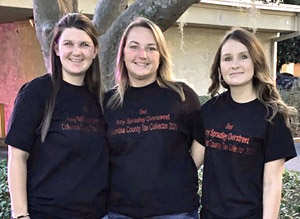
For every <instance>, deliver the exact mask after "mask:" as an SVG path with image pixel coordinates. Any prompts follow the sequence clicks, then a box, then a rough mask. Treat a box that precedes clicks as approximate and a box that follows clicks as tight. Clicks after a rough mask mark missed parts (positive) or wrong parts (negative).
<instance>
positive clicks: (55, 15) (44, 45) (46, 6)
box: [33, 0, 78, 72]
mask: <svg viewBox="0 0 300 219" xmlns="http://www.w3.org/2000/svg"><path fill="white" fill-rule="evenodd" d="M75 11H78V2H77V0H71V1H68V0H57V1H55V0H51V1H49V0H33V15H34V23H35V30H36V35H37V38H38V40H39V42H40V45H41V50H42V54H43V57H44V61H45V67H46V70H47V72H50V60H49V58H50V43H51V39H52V30H53V27H54V26H55V24H56V23H57V22H58V20H59V19H60V18H61V17H62V16H63V15H64V14H66V13H68V12H75Z"/></svg>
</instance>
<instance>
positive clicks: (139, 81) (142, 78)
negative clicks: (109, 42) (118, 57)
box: [123, 27, 160, 87]
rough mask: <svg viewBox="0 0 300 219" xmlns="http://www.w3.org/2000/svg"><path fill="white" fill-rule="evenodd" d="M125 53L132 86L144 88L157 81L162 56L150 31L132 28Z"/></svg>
mask: <svg viewBox="0 0 300 219" xmlns="http://www.w3.org/2000/svg"><path fill="white" fill-rule="evenodd" d="M123 53H124V54H123V55H124V62H125V66H126V68H127V72H128V77H129V80H130V84H131V86H133V87H143V86H146V85H148V84H150V83H152V82H153V81H155V80H156V76H157V69H158V66H159V60H160V54H159V51H158V45H157V43H156V41H155V38H154V36H153V34H152V31H151V30H150V29H147V28H144V27H134V28H132V29H131V30H130V31H129V33H128V36H127V41H126V44H125V46H124V50H123Z"/></svg>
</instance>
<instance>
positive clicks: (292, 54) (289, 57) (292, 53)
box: [277, 0, 300, 71]
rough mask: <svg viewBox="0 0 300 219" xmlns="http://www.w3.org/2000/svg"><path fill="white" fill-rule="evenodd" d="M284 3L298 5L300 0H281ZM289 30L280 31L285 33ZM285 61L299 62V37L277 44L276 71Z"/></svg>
mask: <svg viewBox="0 0 300 219" xmlns="http://www.w3.org/2000/svg"><path fill="white" fill-rule="evenodd" d="M283 3H284V4H293V5H300V0H283ZM288 33H289V32H285V33H281V34H280V35H286V34H288ZM285 63H300V37H294V38H290V39H287V40H283V41H280V42H278V44H277V71H279V70H280V69H281V66H282V65H283V64H285Z"/></svg>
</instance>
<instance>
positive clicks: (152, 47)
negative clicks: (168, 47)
mask: <svg viewBox="0 0 300 219" xmlns="http://www.w3.org/2000/svg"><path fill="white" fill-rule="evenodd" d="M147 50H148V51H157V48H156V47H154V46H150V47H148V48H147Z"/></svg>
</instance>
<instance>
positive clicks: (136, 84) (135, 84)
mask: <svg viewBox="0 0 300 219" xmlns="http://www.w3.org/2000/svg"><path fill="white" fill-rule="evenodd" d="M129 81H130V86H131V87H145V86H147V85H149V84H152V83H153V82H154V81H156V77H155V78H149V79H147V80H145V79H143V80H132V79H131V80H130V79H129Z"/></svg>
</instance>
